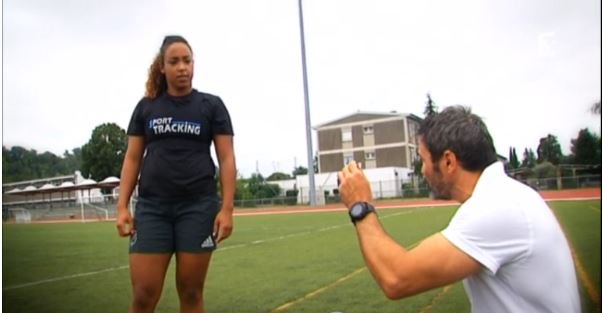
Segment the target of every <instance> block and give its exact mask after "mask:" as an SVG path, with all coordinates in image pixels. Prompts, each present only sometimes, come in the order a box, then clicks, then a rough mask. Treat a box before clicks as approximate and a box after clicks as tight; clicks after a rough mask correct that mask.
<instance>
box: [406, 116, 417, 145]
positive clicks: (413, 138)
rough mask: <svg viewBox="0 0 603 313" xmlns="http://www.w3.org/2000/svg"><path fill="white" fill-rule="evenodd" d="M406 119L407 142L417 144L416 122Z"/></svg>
mask: <svg viewBox="0 0 603 313" xmlns="http://www.w3.org/2000/svg"><path fill="white" fill-rule="evenodd" d="M407 121H408V142H411V143H414V144H417V126H418V125H417V124H416V123H415V122H414V121H410V120H407Z"/></svg>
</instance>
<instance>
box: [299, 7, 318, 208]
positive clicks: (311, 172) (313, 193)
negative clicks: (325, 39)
mask: <svg viewBox="0 0 603 313" xmlns="http://www.w3.org/2000/svg"><path fill="white" fill-rule="evenodd" d="M297 3H298V6H299V33H300V40H301V55H302V71H303V74H304V104H305V109H306V145H307V151H308V179H309V180H310V190H309V193H308V195H309V196H310V206H315V205H316V190H315V188H314V159H313V158H312V130H311V127H312V125H311V123H310V101H309V97H308V73H307V70H306V43H305V38H304V13H303V12H302V11H303V9H302V0H298V1H297Z"/></svg>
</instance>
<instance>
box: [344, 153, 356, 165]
mask: <svg viewBox="0 0 603 313" xmlns="http://www.w3.org/2000/svg"><path fill="white" fill-rule="evenodd" d="M352 161H354V154H353V153H344V154H343V165H348V164H349V163H350V162H352Z"/></svg>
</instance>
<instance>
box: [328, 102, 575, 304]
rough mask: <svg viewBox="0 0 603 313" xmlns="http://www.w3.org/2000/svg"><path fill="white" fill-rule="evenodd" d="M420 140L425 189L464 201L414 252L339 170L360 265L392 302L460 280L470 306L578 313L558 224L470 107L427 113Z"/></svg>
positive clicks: (360, 180)
mask: <svg viewBox="0 0 603 313" xmlns="http://www.w3.org/2000/svg"><path fill="white" fill-rule="evenodd" d="M418 136H419V154H420V156H421V159H422V161H423V168H422V172H423V175H424V177H425V178H426V179H427V181H428V183H429V185H430V186H431V188H432V192H433V193H434V195H435V196H436V197H437V198H441V199H452V200H456V201H458V202H460V203H462V205H461V206H460V208H459V209H458V211H457V212H456V214H455V215H454V217H453V218H452V220H451V221H450V224H449V225H448V227H446V229H444V230H443V231H442V232H440V233H437V234H434V235H432V236H431V237H429V238H427V239H425V240H424V241H423V242H421V243H420V244H419V245H418V246H417V247H416V248H414V249H412V250H407V249H405V248H404V247H402V246H400V245H399V244H398V243H396V242H395V241H394V240H393V239H392V238H391V237H390V236H389V235H387V233H386V232H385V231H384V229H383V227H382V226H381V224H380V223H379V219H378V217H377V214H375V210H374V207H373V206H372V205H371V203H370V202H371V201H372V191H371V188H370V185H369V182H368V181H367V179H366V177H365V176H364V174H363V172H362V170H361V169H360V168H359V167H358V166H357V165H356V163H355V162H351V163H350V164H348V165H347V166H346V167H344V168H343V170H342V171H341V172H340V173H339V180H340V183H341V185H340V190H339V191H340V195H341V197H342V201H343V203H344V204H345V205H346V206H347V207H348V208H349V215H350V218H351V219H352V222H353V223H354V224H355V225H356V233H357V235H358V239H359V242H360V247H361V250H362V254H363V256H364V259H365V262H366V264H367V267H368V268H369V269H370V271H371V273H372V274H373V277H374V278H375V280H376V281H377V282H378V283H379V285H380V286H381V288H382V289H383V291H384V293H385V294H386V296H387V297H388V298H390V299H399V298H403V297H407V296H410V295H414V294H417V293H420V292H423V291H426V290H429V289H432V288H436V287H441V286H445V285H448V284H451V283H454V282H456V281H459V280H461V279H463V280H464V285H465V289H466V291H467V293H468V295H469V299H470V302H471V307H472V312H488V313H496V312H517V313H524V312H560V313H572V312H580V299H579V296H578V287H577V281H576V274H575V268H574V263H573V260H572V256H571V252H570V249H569V245H568V243H567V240H566V238H565V236H564V234H563V232H562V230H561V227H560V226H559V223H558V222H557V220H556V218H555V216H554V215H553V213H552V211H551V209H550V208H549V207H548V206H547V204H546V203H545V202H544V200H543V199H542V198H541V197H540V195H538V194H537V193H536V192H535V191H534V190H532V189H531V188H529V187H527V186H526V185H524V184H522V183H520V182H517V181H515V180H513V179H511V178H510V177H508V176H507V175H506V173H505V171H504V168H503V165H502V164H501V163H500V162H497V158H496V157H497V156H496V151H495V148H494V144H493V141H492V138H491V136H490V134H489V133H488V129H487V127H486V125H485V124H484V123H483V121H482V120H481V119H480V118H479V117H478V116H476V115H474V114H472V113H471V111H470V110H469V109H468V108H464V107H461V106H454V107H448V108H446V109H445V110H444V111H442V112H441V113H434V114H432V115H430V116H429V117H427V118H426V119H425V120H424V121H423V123H422V124H421V127H420V129H419V132H418Z"/></svg>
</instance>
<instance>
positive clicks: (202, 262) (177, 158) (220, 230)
mask: <svg viewBox="0 0 603 313" xmlns="http://www.w3.org/2000/svg"><path fill="white" fill-rule="evenodd" d="M193 65H194V61H193V52H192V49H191V47H190V45H189V44H188V42H187V41H186V40H185V39H184V38H183V37H180V36H167V37H165V39H164V40H163V43H162V45H161V48H160V50H159V53H158V54H157V57H156V58H155V61H154V62H153V64H152V65H151V67H150V69H149V77H148V80H147V84H146V94H145V97H144V98H143V99H142V100H140V102H139V103H138V105H137V106H136V108H135V110H134V113H133V114H132V118H131V120H130V125H129V126H128V149H127V152H126V156H125V158H124V163H123V168H122V172H121V183H120V196H119V202H118V205H117V210H118V213H117V231H118V233H119V235H120V236H124V237H125V236H130V276H131V281H132V288H133V300H132V303H131V306H130V312H131V313H138V312H153V311H154V309H155V306H156V304H157V302H158V300H159V298H160V296H161V291H162V288H163V282H164V279H165V273H166V270H167V268H168V265H169V263H170V259H171V257H172V254H175V255H176V285H177V290H178V295H179V298H180V312H196V313H198V312H203V285H204V281H205V277H206V274H207V269H208V266H209V263H210V258H211V253H212V251H213V250H215V249H216V245H217V243H219V242H221V241H222V240H224V239H226V238H228V237H229V236H230V234H231V232H232V227H233V218H232V211H233V198H234V191H235V157H234V152H233V140H232V137H233V130H232V125H231V121H230V117H229V114H228V111H227V110H226V107H225V106H224V103H223V102H222V100H221V99H220V98H219V97H216V96H213V95H210V94H206V93H202V92H199V91H197V90H195V89H193V88H192V79H193ZM212 142H213V143H214V146H215V151H216V155H217V158H218V162H219V165H220V171H219V172H220V183H221V184H220V185H221V188H222V190H221V195H222V199H221V200H222V201H220V199H218V193H217V190H216V189H217V187H216V181H215V172H216V169H215V166H214V162H213V160H212V158H211V155H210V147H211V144H212ZM139 175H140V177H139ZM137 183H138V195H139V197H138V201H137V203H136V210H135V214H134V218H132V216H131V215H130V211H129V208H128V205H129V199H130V197H131V195H132V191H133V190H134V187H135V186H136V184H137Z"/></svg>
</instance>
